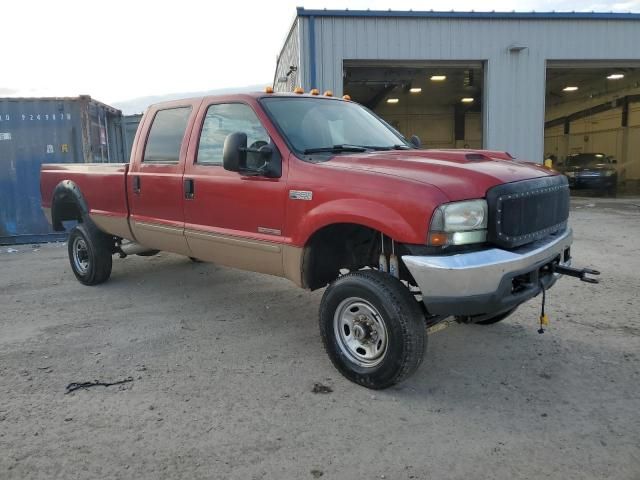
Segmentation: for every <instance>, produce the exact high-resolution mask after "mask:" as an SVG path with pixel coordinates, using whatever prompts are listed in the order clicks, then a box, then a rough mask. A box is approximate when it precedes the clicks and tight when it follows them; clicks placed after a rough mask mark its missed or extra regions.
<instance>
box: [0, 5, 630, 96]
mask: <svg viewBox="0 0 640 480" xmlns="http://www.w3.org/2000/svg"><path fill="white" fill-rule="evenodd" d="M298 5H300V6H304V7H305V8H307V9H314V8H328V9H344V8H349V9H350V10H359V9H367V8H369V9H371V10H387V9H389V8H392V9H393V10H409V9H413V10H432V9H433V10H439V9H442V7H443V5H446V6H447V9H448V10H449V9H454V10H458V11H470V10H473V9H476V10H478V5H479V4H478V2H477V0H452V1H450V2H447V3H446V4H443V3H442V1H436V0H421V1H418V0H413V1H405V0H386V1H380V0H371V1H365V0H351V1H346V0H343V1H334V0H319V1H316V0H311V1H304V0H291V1H290V0H271V1H269V0H258V1H244V0H231V1H229V0H226V1H214V0H209V1H202V0H201V1H198V0H180V1H175V0H170V1H169V0H167V1H162V0H156V1H147V0H127V1H124V0H109V1H107V2H104V1H102V2H97V1H91V0H4V1H3V2H2V9H1V11H0V15H1V17H0V18H1V19H2V21H1V22H0V38H1V39H2V41H1V43H0V44H1V45H2V59H1V61H0V97H2V96H76V95H79V94H89V95H91V96H92V97H93V98H95V99H97V100H100V101H103V102H105V103H117V102H119V101H124V100H129V99H133V98H138V97H144V96H151V95H163V94H168V93H175V92H198V91H205V90H213V89H218V88H230V87H231V88H233V87H242V86H246V85H261V84H264V85H269V84H271V83H272V81H273V73H274V69H275V64H276V57H277V55H278V53H279V51H280V49H281V47H282V45H283V43H284V40H285V37H286V35H287V33H288V31H289V28H290V26H291V24H292V22H293V19H294V18H295V13H296V6H298ZM480 5H482V10H485V11H491V10H496V11H512V10H513V9H514V2H513V0H484V1H483V2H481V3H480ZM517 10H518V11H532V10H536V11H552V10H555V11H572V10H575V11H603V12H608V11H616V12H630V11H631V12H640V0H628V1H621V2H620V1H612V2H606V1H603V0H556V1H553V0H520V1H519V2H518V3H517Z"/></svg>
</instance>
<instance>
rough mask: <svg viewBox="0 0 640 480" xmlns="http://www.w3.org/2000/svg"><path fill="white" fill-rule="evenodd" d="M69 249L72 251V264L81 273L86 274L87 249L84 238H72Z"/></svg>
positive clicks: (87, 268) (87, 264) (87, 267)
mask: <svg viewBox="0 0 640 480" xmlns="http://www.w3.org/2000/svg"><path fill="white" fill-rule="evenodd" d="M71 251H72V252H73V265H74V266H75V268H76V270H77V271H78V272H79V273H81V274H83V275H84V274H86V273H87V271H88V270H89V249H88V248H87V242H85V240H84V238H81V237H76V238H75V239H74V240H73V245H72V249H71Z"/></svg>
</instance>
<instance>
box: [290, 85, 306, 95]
mask: <svg viewBox="0 0 640 480" xmlns="http://www.w3.org/2000/svg"><path fill="white" fill-rule="evenodd" d="M293 93H297V94H298V95H302V94H303V93H304V88H302V87H296V88H295V89H294V90H293Z"/></svg>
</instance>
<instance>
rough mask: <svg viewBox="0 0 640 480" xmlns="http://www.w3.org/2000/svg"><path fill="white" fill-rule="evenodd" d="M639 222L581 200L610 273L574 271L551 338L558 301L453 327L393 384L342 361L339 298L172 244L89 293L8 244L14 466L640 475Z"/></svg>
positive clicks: (270, 474)
mask: <svg viewBox="0 0 640 480" xmlns="http://www.w3.org/2000/svg"><path fill="white" fill-rule="evenodd" d="M639 221H640V199H620V200H608V199H588V198H587V199H577V200H574V203H573V207H572V225H573V228H574V231H575V237H576V240H575V244H574V248H573V256H574V261H575V264H576V265H584V266H592V267H593V268H596V269H599V270H602V284H600V285H596V286H594V285H588V284H585V283H581V282H579V281H577V280H575V279H569V278H565V279H562V280H561V281H560V282H558V284H557V285H556V287H554V289H552V290H551V292H550V294H549V296H548V308H547V311H548V313H549V315H550V319H551V326H550V328H549V330H548V332H547V333H545V334H544V335H539V334H538V333H537V332H536V330H537V328H538V326H537V316H538V312H539V307H540V301H539V299H534V300H533V301H531V302H529V303H528V304H526V305H524V306H522V307H521V308H520V309H519V310H518V311H517V312H516V314H514V315H513V316H512V317H510V318H509V319H508V320H506V321H504V322H503V323H499V324H496V325H494V326H486V327H483V326H466V325H459V326H454V327H451V328H449V329H447V330H444V331H442V332H440V333H437V334H435V335H433V336H432V337H431V338H430V341H429V346H428V353H427V356H426V360H425V362H424V363H423V365H422V367H421V368H420V370H419V371H418V372H417V373H416V374H415V375H414V376H413V377H411V378H410V379H409V380H407V381H406V382H404V383H402V384H401V385H398V386H396V387H394V388H391V389H388V390H385V391H377V392H374V391H370V390H367V389H364V388H362V387H359V386H357V385H355V384H352V383H350V382H348V381H346V380H345V379H343V378H342V377H341V376H340V375H339V374H338V373H337V372H336V371H335V370H334V369H333V367H332V366H331V363H330V361H329V359H328V358H327V357H326V356H325V354H324V351H323V348H322V345H321V342H320V337H319V333H318V326H317V311H318V304H319V301H320V297H321V294H322V292H314V293H309V292H305V291H303V290H299V289H297V288H295V287H294V286H293V285H292V284H290V283H289V282H287V281H286V280H281V279H277V278H272V277H268V276H262V275H257V274H252V273H246V272H241V271H237V270H233V269H227V268H221V267H217V266H215V265H211V264H193V263H191V262H190V261H189V260H188V259H186V258H184V257H179V256H175V255H170V254H165V253H162V254H160V255H158V256H155V257H147V258H143V257H129V258H127V259H124V260H119V259H116V260H114V269H113V275H112V277H111V280H110V281H109V282H108V283H106V284H104V285H102V286H99V287H84V286H82V285H80V284H79V283H78V282H77V281H76V280H75V278H74V277H73V274H72V273H71V271H70V268H69V265H68V260H67V253H66V246H65V245H55V244H50V245H44V246H39V247H34V246H31V245H26V246H19V247H6V246H5V247H1V248H0V478H1V479H3V480H4V479H29V478H46V479H52V478H65V479H67V478H86V479H96V478H136V479H165V478H166V479H168V478H188V479H200V478H237V479H254V478H256V479H258V478H265V479H271V478H273V479H304V478H310V479H313V478H319V477H322V478H329V479H334V478H335V479H350V478H387V479H411V478H415V479H458V478H459V479H465V480H466V479H485V478H505V479H512V478H553V479H558V478H562V479H574V478H575V479H587V478H602V479H605V478H606V479H640V388H639V386H638V384H639V381H640V313H639V311H640V310H639V308H640V298H639V295H638V292H639V291H640V273H639V272H640V240H639V238H640V223H639ZM14 249H15V250H17V251H13V250H14ZM129 377H131V378H132V379H133V380H132V381H131V382H128V383H124V384H121V385H115V386H110V387H94V388H91V389H87V390H79V391H76V392H73V393H70V394H65V386H66V385H67V384H69V383H71V382H84V381H93V380H96V379H98V380H101V381H105V382H113V381H118V380H122V379H126V378H129ZM316 382H319V383H322V384H324V385H327V386H329V387H330V388H331V389H332V390H333V391H332V392H330V393H313V391H312V390H313V385H314V383H316Z"/></svg>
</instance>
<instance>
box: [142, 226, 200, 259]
mask: <svg viewBox="0 0 640 480" xmlns="http://www.w3.org/2000/svg"><path fill="white" fill-rule="evenodd" d="M131 231H132V233H133V235H134V236H135V237H136V238H135V240H136V242H138V243H139V244H140V245H143V246H145V247H149V248H152V249H154V250H162V251H165V252H173V253H179V254H180V255H186V256H187V257H190V256H193V254H192V253H191V250H189V245H187V240H186V238H185V236H184V229H183V228H177V227H170V226H168V225H160V224H157V223H147V222H139V221H135V220H133V219H131Z"/></svg>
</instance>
